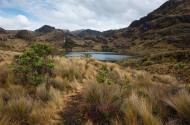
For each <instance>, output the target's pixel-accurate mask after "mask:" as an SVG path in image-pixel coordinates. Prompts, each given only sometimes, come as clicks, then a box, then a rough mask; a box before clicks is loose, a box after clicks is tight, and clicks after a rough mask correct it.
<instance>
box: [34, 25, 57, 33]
mask: <svg viewBox="0 0 190 125" xmlns="http://www.w3.org/2000/svg"><path fill="white" fill-rule="evenodd" d="M54 30H55V27H52V26H49V25H44V26H42V27H40V28H39V29H36V30H35V32H39V33H48V32H52V31H54Z"/></svg>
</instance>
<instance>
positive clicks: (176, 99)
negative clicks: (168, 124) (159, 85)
mask: <svg viewBox="0 0 190 125" xmlns="http://www.w3.org/2000/svg"><path fill="white" fill-rule="evenodd" d="M165 102H166V103H167V104H168V105H169V106H171V107H172V108H173V109H175V110H176V111H177V113H178V114H179V116H180V117H183V118H185V119H186V120H187V121H188V122H189V123H190V108H189V107H190V93H189V92H187V91H184V90H183V91H180V92H179V93H177V95H173V96H171V97H170V98H168V99H166V100H165Z"/></svg>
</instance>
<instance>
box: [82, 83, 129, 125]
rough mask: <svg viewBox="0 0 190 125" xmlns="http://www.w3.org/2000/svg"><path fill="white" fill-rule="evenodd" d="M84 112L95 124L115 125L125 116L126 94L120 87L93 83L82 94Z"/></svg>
mask: <svg viewBox="0 0 190 125" xmlns="http://www.w3.org/2000/svg"><path fill="white" fill-rule="evenodd" d="M82 96H83V100H82V102H81V106H82V111H83V112H84V113H85V116H86V117H87V119H89V120H91V121H92V122H93V123H94V124H100V125H102V124H113V122H114V121H122V120H123V118H124V116H125V110H126V102H125V92H124V91H122V90H121V88H120V86H119V85H116V84H115V85H107V84H98V83H92V84H90V85H89V86H88V87H85V88H84V89H83V92H82Z"/></svg>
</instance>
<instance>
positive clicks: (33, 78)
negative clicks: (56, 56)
mask: <svg viewBox="0 0 190 125" xmlns="http://www.w3.org/2000/svg"><path fill="white" fill-rule="evenodd" d="M51 51H52V48H51V47H49V46H48V45H44V44H35V45H32V46H31V47H30V49H29V50H27V51H25V52H24V53H23V54H21V55H19V56H17V57H15V61H14V64H13V68H14V69H13V70H14V74H15V79H16V80H15V82H16V83H19V84H24V83H28V84H30V85H34V86H37V85H39V84H41V83H43V82H45V80H47V79H45V78H48V77H49V76H50V75H52V69H53V67H54V64H53V60H52V59H50V57H49V55H50V54H51Z"/></svg>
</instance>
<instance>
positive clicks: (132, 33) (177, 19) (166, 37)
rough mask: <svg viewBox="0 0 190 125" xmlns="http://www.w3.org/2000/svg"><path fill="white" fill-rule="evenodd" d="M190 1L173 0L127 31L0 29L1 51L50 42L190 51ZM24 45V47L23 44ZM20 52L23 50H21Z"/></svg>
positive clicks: (68, 46) (71, 47)
mask: <svg viewBox="0 0 190 125" xmlns="http://www.w3.org/2000/svg"><path fill="white" fill-rule="evenodd" d="M189 41H190V0H169V1H168V2H166V3H164V4H163V5H162V6H161V7H159V8H158V9H156V10H155V11H153V12H151V13H150V14H148V15H147V16H145V17H143V18H141V19H139V20H136V21H134V22H132V23H131V25H130V26H129V27H127V28H123V29H120V30H109V31H105V32H99V31H94V30H90V29H87V30H77V31H72V32H70V31H67V30H62V29H56V28H55V27H52V26H48V25H44V26H42V27H41V28H39V29H37V30H35V31H27V30H19V31H5V30H4V29H2V28H0V43H1V44H0V48H5V47H7V48H9V49H10V48H17V47H15V45H17V44H19V42H21V44H28V43H31V42H48V43H51V44H53V45H56V46H57V47H58V48H61V49H65V50H68V51H117V52H120V53H128V52H130V53H138V54H149V53H159V52H165V51H166V52H168V51H176V50H189V49H190V43H189ZM20 46H21V45H20ZM19 50H20V49H19Z"/></svg>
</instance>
